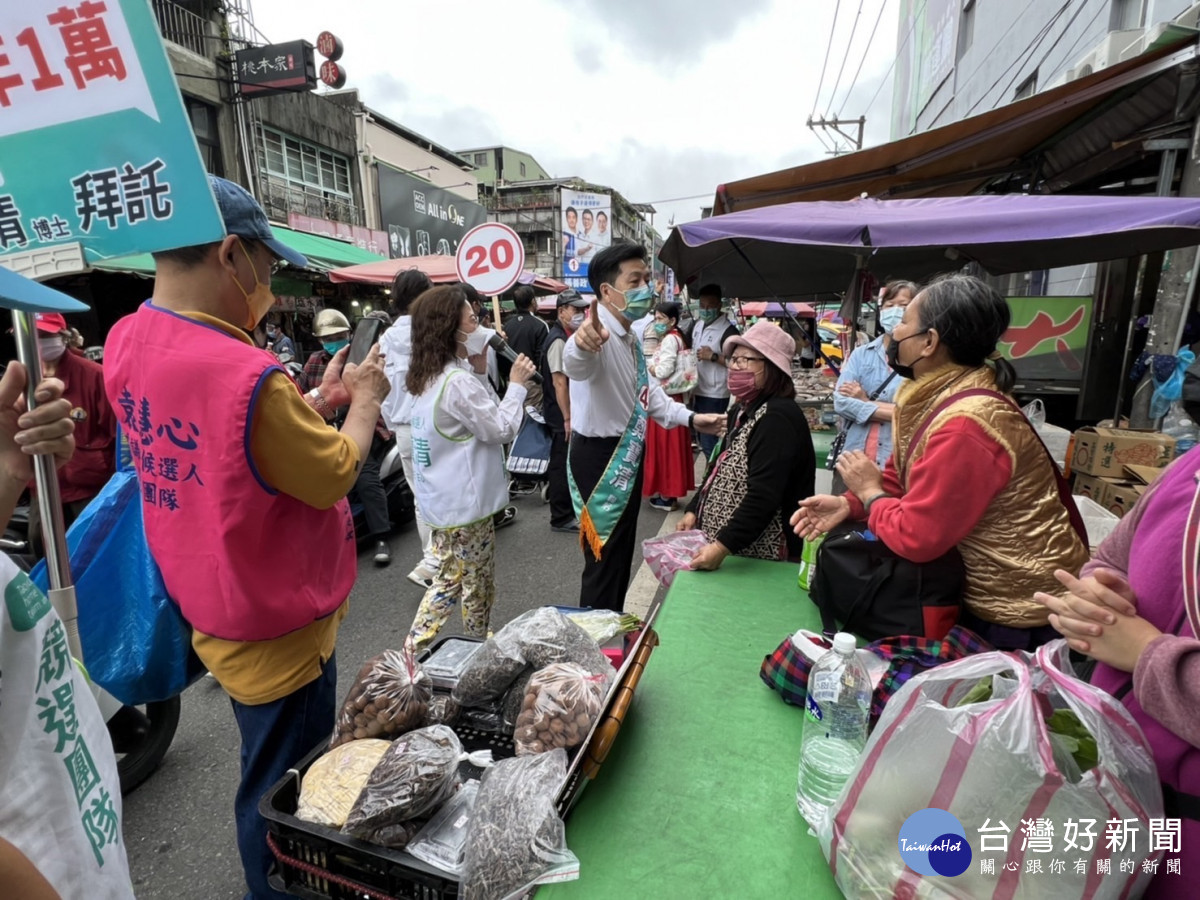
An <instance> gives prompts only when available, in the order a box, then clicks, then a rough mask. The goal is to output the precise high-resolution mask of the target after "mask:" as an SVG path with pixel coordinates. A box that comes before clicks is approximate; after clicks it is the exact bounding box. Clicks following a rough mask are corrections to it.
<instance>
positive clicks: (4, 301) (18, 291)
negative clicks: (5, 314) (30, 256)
mask: <svg viewBox="0 0 1200 900" xmlns="http://www.w3.org/2000/svg"><path fill="white" fill-rule="evenodd" d="M0 307H3V308H4V309H19V310H22V311H23V312H64V313H72V312H87V310H88V307H87V304H84V303H80V302H79V301H78V300H76V299H75V298H74V297H68V296H67V295H66V294H64V293H63V292H62V291H56V290H54V288H49V287H46V286H45V285H44V284H39V283H38V282H36V281H33V280H32V279H30V278H26V277H25V276H24V275H18V274H17V273H16V272H14V271H12V270H11V269H8V268H6V267H5V266H4V265H3V263H2V262H0ZM32 327H33V323H32V320H30V328H32Z"/></svg>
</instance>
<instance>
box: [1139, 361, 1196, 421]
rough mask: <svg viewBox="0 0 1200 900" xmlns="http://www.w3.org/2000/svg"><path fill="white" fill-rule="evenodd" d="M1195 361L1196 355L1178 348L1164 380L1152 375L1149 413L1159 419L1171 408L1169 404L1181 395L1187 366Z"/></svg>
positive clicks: (1156, 374) (1155, 374)
mask: <svg viewBox="0 0 1200 900" xmlns="http://www.w3.org/2000/svg"><path fill="white" fill-rule="evenodd" d="M1195 361H1196V355H1195V354H1194V353H1192V351H1191V350H1180V351H1179V355H1178V356H1176V357H1175V367H1174V368H1173V369H1171V374H1170V375H1168V376H1167V378H1166V380H1165V381H1159V380H1158V373H1157V372H1155V373H1154V375H1153V377H1154V393H1153V394H1152V395H1151V396H1150V415H1151V416H1153V417H1154V418H1156V419H1161V418H1162V417H1163V416H1165V415H1166V414H1167V413H1168V412H1170V410H1171V404H1172V403H1174V402H1175V401H1176V400H1179V399H1180V398H1182V397H1183V379H1184V375H1185V374H1186V373H1187V370H1188V367H1189V366H1190V365H1191V364H1192V363H1194V362H1195Z"/></svg>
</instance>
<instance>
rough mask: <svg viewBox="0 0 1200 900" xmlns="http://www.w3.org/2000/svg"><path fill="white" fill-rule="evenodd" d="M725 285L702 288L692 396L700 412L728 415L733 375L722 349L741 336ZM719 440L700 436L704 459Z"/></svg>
mask: <svg viewBox="0 0 1200 900" xmlns="http://www.w3.org/2000/svg"><path fill="white" fill-rule="evenodd" d="M721 306H722V301H721V286H720V285H719V284H706V285H705V286H704V287H702V288H700V318H699V320H698V321H697V322H696V325H695V327H694V328H693V329H692V349H694V350H695V351H696V374H697V375H698V376H699V380H698V381H697V382H696V391H695V393H693V394H692V409H694V410H695V411H696V412H698V413H722V414H723V413H725V412H727V411H728V410H729V377H728V376H729V373H728V372H727V371H726V370H725V356H724V353H723V351H722V349H721V348H723V347H724V346H725V341H727V340H728V339H729V338H731V337H735V336H736V335H737V334H738V327H737V325H735V324H734V323H733V320H732V319H730V318H729V314H728V313H726V312H724V311H722V308H721ZM716 446H717V439H716V437H714V436H713V435H711V434H702V435H700V449H701V450H703V451H704V458H705V459H707V458H708V457H710V456H712V452H713V448H714V447H716Z"/></svg>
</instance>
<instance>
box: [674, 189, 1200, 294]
mask: <svg viewBox="0 0 1200 900" xmlns="http://www.w3.org/2000/svg"><path fill="white" fill-rule="evenodd" d="M1195 244H1200V198H1194V197H1117V196H1114V197H1085V196H1076V195H1064V194H1049V195H1047V194H1036V195H1025V194H1012V195H1007V196H997V195H991V194H987V195H980V196H974V197H939V198H927V199H921V200H870V199H867V200H850V201H846V202H815V203H788V204H784V205H783V206H769V207H765V208H763V209H754V210H747V211H746V212H738V213H729V214H728V215H723V216H713V217H711V218H708V219H701V220H700V221H699V222H692V223H689V224H687V225H680V226H678V227H676V228H675V230H674V231H672V232H671V236H670V237H669V238H667V242H666V243H665V244H664V245H663V248H662V251H661V253H660V254H659V256H660V258H661V259H662V260H663V262H665V263H666V264H667V265H669V266H671V268H673V269H674V270H675V273H676V276H677V277H678V278H679V279H680V280H681V281H685V282H686V283H688V284H692V283H698V282H706V281H716V282H718V283H719V284H720V285H721V286H722V288H723V289H724V290H725V292H726V293H727V294H730V295H733V296H743V297H747V296H748V297H776V298H790V297H797V296H800V295H811V294H813V293H816V292H820V291H835V290H843V289H845V288H846V286H847V285H848V284H849V283H850V280H851V278H852V277H853V276H854V274H855V271H856V270H857V269H858V268H863V267H865V268H869V269H870V270H871V271H873V272H875V273H876V274H877V275H879V276H881V277H886V278H909V279H912V280H914V281H920V280H922V279H925V278H928V277H929V276H931V275H934V274H936V273H938V272H944V271H949V270H954V269H958V268H961V267H962V265H963V264H965V263H966V262H967V261H969V260H974V261H976V262H978V263H979V264H980V265H982V266H983V267H984V268H985V269H987V270H988V271H989V272H991V273H992V274H1003V273H1007V272H1024V271H1029V270H1032V269H1049V268H1054V267H1057V266H1070V265H1078V264H1081V263H1087V262H1095V261H1099V260H1106V259H1117V258H1124V257H1129V256H1137V255H1139V254H1142V253H1150V252H1152V251H1156V250H1170V249H1173V248H1176V247H1188V246H1193V245H1195Z"/></svg>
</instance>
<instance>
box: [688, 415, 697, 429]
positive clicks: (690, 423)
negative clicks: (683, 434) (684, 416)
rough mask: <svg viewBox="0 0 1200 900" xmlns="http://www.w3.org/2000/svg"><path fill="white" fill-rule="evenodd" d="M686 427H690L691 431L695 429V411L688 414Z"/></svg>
mask: <svg viewBox="0 0 1200 900" xmlns="http://www.w3.org/2000/svg"><path fill="white" fill-rule="evenodd" d="M688 428H691V429H692V430H693V431H694V430H695V429H696V414H695V413H692V414H691V415H690V416H688Z"/></svg>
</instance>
